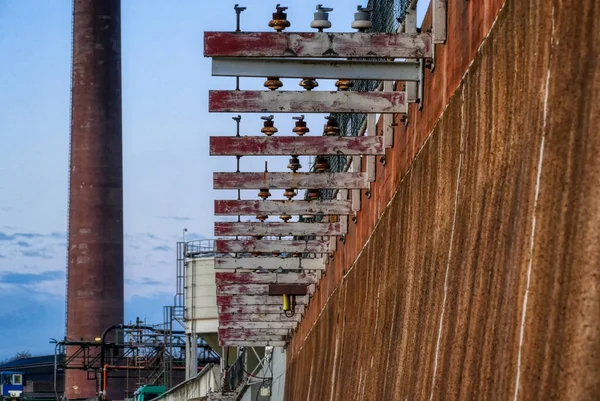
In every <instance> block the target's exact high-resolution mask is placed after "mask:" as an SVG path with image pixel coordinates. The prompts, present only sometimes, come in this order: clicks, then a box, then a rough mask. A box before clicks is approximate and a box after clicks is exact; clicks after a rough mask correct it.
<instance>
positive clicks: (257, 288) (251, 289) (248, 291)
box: [217, 283, 314, 295]
mask: <svg viewBox="0 0 600 401" xmlns="http://www.w3.org/2000/svg"><path fill="white" fill-rule="evenodd" d="M273 285H274V286H285V287H289V288H290V292H289V294H290V295H306V294H310V293H312V292H314V286H312V287H309V288H307V285H306V284H293V283H283V284H278V283H274V284H217V295H238V294H241V295H271V294H272V293H273V289H272V286H273ZM285 287H284V288H285ZM276 288H279V287H276ZM311 288H312V291H310V290H311ZM299 290H303V292H304V293H303V294H298V293H297V292H298V291H299ZM292 291H296V292H292ZM277 295H283V293H282V294H277Z"/></svg>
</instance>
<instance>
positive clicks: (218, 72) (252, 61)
mask: <svg viewBox="0 0 600 401" xmlns="http://www.w3.org/2000/svg"><path fill="white" fill-rule="evenodd" d="M212 75H213V76H222V77H259V78H262V77H279V78H304V77H311V78H314V79H340V78H341V77H343V78H344V79H368V80H377V81H386V80H387V81H418V80H419V79H420V77H421V69H420V65H419V63H418V62H414V61H409V62H394V61H359V60H335V61H334V60H319V59H312V60H310V59H257V58H248V57H244V58H214V59H213V60H212Z"/></svg>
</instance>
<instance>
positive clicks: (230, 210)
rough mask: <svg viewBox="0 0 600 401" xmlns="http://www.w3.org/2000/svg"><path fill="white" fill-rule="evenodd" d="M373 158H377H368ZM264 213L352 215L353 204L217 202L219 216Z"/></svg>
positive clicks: (258, 201) (320, 202)
mask: <svg viewBox="0 0 600 401" xmlns="http://www.w3.org/2000/svg"><path fill="white" fill-rule="evenodd" d="M367 157H373V160H375V156H367ZM259 213H263V214H267V215H271V214H283V213H288V214H291V215H294V216H295V215H302V214H324V215H342V214H350V213H352V209H351V204H350V202H349V201H347V200H344V201H342V200H314V201H305V200H272V201H270V200H216V201H215V215H217V216H254V215H256V214H259Z"/></svg>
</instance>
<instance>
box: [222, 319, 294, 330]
mask: <svg viewBox="0 0 600 401" xmlns="http://www.w3.org/2000/svg"><path fill="white" fill-rule="evenodd" d="M296 326H298V322H295V321H288V322H245V321H239V322H229V323H223V322H220V321H219V329H235V330H255V329H286V330H291V329H295V328H296Z"/></svg>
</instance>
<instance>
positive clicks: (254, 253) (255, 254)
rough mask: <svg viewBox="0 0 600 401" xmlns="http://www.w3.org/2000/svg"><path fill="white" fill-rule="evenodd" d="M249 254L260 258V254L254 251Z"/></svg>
mask: <svg viewBox="0 0 600 401" xmlns="http://www.w3.org/2000/svg"><path fill="white" fill-rule="evenodd" d="M251 254H252V256H254V257H257V256H260V252H256V251H255V252H251Z"/></svg>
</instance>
